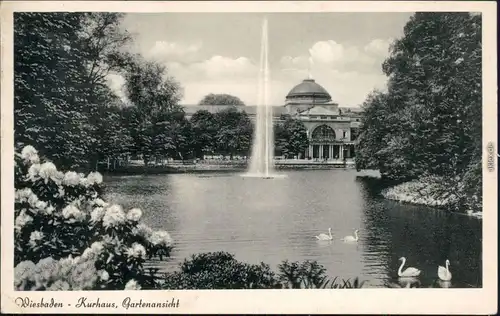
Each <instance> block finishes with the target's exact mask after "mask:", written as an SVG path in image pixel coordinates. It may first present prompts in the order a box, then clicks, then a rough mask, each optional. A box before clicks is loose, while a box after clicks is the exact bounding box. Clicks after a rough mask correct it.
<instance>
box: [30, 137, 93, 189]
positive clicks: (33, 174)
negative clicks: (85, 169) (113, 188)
mask: <svg viewBox="0 0 500 316" xmlns="http://www.w3.org/2000/svg"><path fill="white" fill-rule="evenodd" d="M21 158H22V159H23V161H24V162H25V163H28V164H31V166H30V167H29V169H28V179H30V180H31V181H36V180H38V179H39V178H41V179H43V180H44V181H45V183H47V182H48V181H49V180H52V181H54V182H55V183H56V184H58V185H60V184H64V185H66V186H70V187H74V186H79V185H80V186H84V187H90V186H92V185H95V184H101V183H102V180H103V178H102V175H101V174H100V173H99V172H91V173H89V174H88V176H85V175H84V174H83V173H76V172H74V171H68V172H66V173H63V172H61V171H58V170H57V167H56V166H55V165H54V164H53V163H52V162H44V163H42V164H40V158H39V157H38V153H37V151H36V149H35V148H33V146H26V147H24V148H23V150H22V152H21ZM61 195H64V194H61Z"/></svg>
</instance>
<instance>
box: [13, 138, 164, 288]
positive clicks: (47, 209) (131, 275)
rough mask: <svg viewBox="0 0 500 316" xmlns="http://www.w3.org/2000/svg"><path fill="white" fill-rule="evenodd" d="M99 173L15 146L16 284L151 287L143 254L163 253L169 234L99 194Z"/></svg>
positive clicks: (21, 285) (139, 215) (17, 285)
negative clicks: (59, 164) (60, 166)
mask: <svg viewBox="0 0 500 316" xmlns="http://www.w3.org/2000/svg"><path fill="white" fill-rule="evenodd" d="M101 184H102V176H101V175H100V174H99V173H97V172H91V173H90V174H88V175H87V176H85V175H84V174H78V173H76V172H73V171H68V172H66V173H63V172H61V171H58V170H57V168H56V166H55V165H54V164H53V163H51V162H49V161H45V162H43V163H41V162H40V158H39V157H38V153H37V151H36V150H35V148H33V147H32V146H26V147H25V148H24V149H23V150H22V152H21V153H16V154H15V189H16V192H15V207H14V212H15V238H14V240H15V248H14V264H15V286H16V289H18V290H93V289H107V290H111V289H125V288H126V289H139V288H141V287H152V286H153V281H152V280H151V277H150V276H149V275H147V274H146V273H145V272H144V268H143V263H144V261H145V260H146V259H147V258H152V257H160V259H163V257H167V256H168V255H169V253H170V250H171V245H172V239H171V238H170V235H169V234H168V233H167V232H165V231H159V232H153V231H152V230H151V229H150V228H149V227H148V226H146V225H144V224H142V223H140V219H141V216H142V211H141V210H140V209H137V208H134V209H131V210H129V211H128V212H124V210H123V209H122V208H121V206H119V205H110V204H108V203H106V202H105V201H103V200H102V199H101V198H100V191H101Z"/></svg>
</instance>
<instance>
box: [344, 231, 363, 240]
mask: <svg viewBox="0 0 500 316" xmlns="http://www.w3.org/2000/svg"><path fill="white" fill-rule="evenodd" d="M358 231H359V230H358V229H356V230H355V231H354V236H355V237H353V236H345V237H344V238H342V240H343V241H344V242H357V241H358V239H359V237H358Z"/></svg>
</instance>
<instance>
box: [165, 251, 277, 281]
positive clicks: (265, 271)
mask: <svg viewBox="0 0 500 316" xmlns="http://www.w3.org/2000/svg"><path fill="white" fill-rule="evenodd" d="M277 286H278V284H277V282H276V278H275V276H274V273H273V272H272V271H271V269H270V267H269V265H267V264H264V263H261V264H260V265H254V264H247V263H243V262H239V261H237V260H236V259H235V258H234V256H233V255H231V254H229V253H226V252H213V253H202V254H197V255H193V256H192V257H191V258H190V259H186V260H184V262H183V263H182V264H181V265H180V271H176V272H171V273H167V274H166V275H165V283H164V284H163V288H165V289H267V288H275V287H277Z"/></svg>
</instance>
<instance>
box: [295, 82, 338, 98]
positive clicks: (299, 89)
mask: <svg viewBox="0 0 500 316" xmlns="http://www.w3.org/2000/svg"><path fill="white" fill-rule="evenodd" d="M304 97H314V98H321V99H327V100H328V101H330V100H331V99H332V97H331V96H330V94H329V93H328V91H326V90H325V88H323V87H322V86H320V85H319V84H317V83H316V82H315V81H314V79H305V80H304V81H302V82H301V83H299V84H298V85H296V86H295V87H293V89H292V90H290V92H289V93H288V94H287V96H286V99H287V100H289V99H294V98H304Z"/></svg>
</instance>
